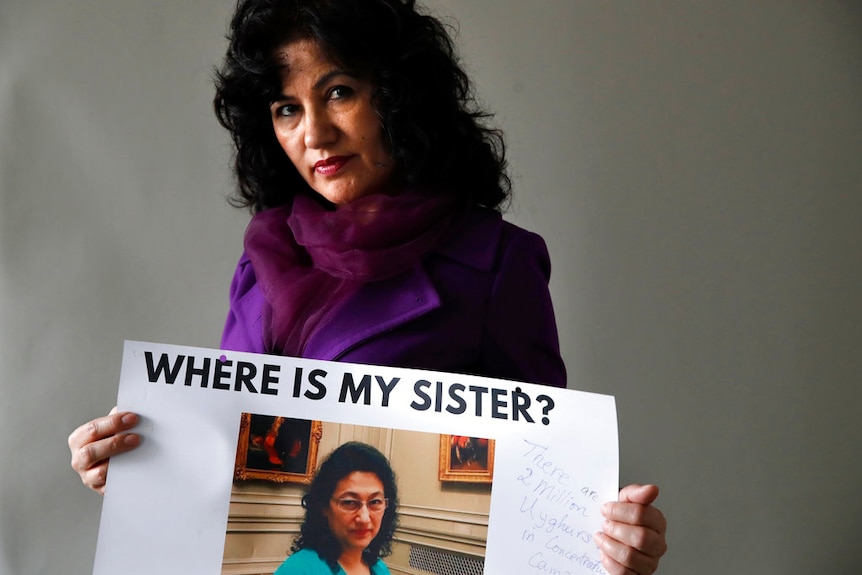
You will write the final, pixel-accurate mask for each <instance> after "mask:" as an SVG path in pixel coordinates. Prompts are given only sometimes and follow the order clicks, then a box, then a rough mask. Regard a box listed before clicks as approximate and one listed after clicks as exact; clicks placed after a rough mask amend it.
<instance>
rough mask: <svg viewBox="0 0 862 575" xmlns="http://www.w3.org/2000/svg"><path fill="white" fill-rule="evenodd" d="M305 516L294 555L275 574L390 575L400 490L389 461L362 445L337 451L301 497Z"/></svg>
mask: <svg viewBox="0 0 862 575" xmlns="http://www.w3.org/2000/svg"><path fill="white" fill-rule="evenodd" d="M302 506H303V507H304V508H305V518H304V519H303V522H302V527H301V529H300V534H299V536H298V537H297V538H296V540H295V541H294V543H293V546H292V547H291V551H292V552H293V553H292V555H290V557H288V558H287V559H286V560H285V562H284V563H282V565H281V567H279V568H278V569H277V570H276V572H275V575H318V574H320V575H355V574H356V575H367V574H371V575H388V574H389V569H388V568H387V567H386V565H385V564H384V563H383V561H382V558H383V557H385V556H387V555H389V553H390V543H391V541H392V535H393V534H394V533H395V527H396V526H397V525H398V488H397V485H396V483H395V473H394V472H393V471H392V468H391V467H390V466H389V461H387V459H386V457H385V456H384V455H383V454H382V453H380V452H379V451H378V450H377V449H375V448H373V447H371V446H370V445H367V444H365V443H359V442H350V443H345V444H343V445H341V446H339V447H338V448H336V449H335V450H334V451H333V452H332V453H330V454H329V456H327V458H326V460H325V461H324V462H323V464H321V466H320V468H319V469H318V471H317V473H316V474H315V476H314V479H313V480H312V482H311V485H310V486H309V488H308V492H307V493H306V494H305V495H304V496H303V498H302Z"/></svg>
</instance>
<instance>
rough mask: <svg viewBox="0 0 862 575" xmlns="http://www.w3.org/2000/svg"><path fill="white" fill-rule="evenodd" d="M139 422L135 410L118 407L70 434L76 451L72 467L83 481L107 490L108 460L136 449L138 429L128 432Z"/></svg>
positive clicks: (95, 487)
mask: <svg viewBox="0 0 862 575" xmlns="http://www.w3.org/2000/svg"><path fill="white" fill-rule="evenodd" d="M137 423H138V416H137V415H135V414H134V413H130V412H123V413H117V408H116V407H115V408H114V409H112V410H111V412H110V413H109V414H108V415H107V416H105V417H99V418H97V419H94V420H92V421H89V422H87V423H85V424H84V425H82V426H81V427H79V428H78V429H76V430H75V431H73V432H72V434H71V435H70V436H69V450H70V451H71V452H72V469H74V470H75V471H77V472H78V475H80V476H81V481H82V482H83V483H84V485H86V486H87V487H89V488H90V489H92V490H93V491H96V492H98V493H101V494H104V493H105V481H106V480H107V478H108V460H109V459H110V458H111V457H113V456H115V455H117V454H118V453H123V452H124V451H129V450H130V449H134V448H135V447H137V446H138V444H139V443H140V442H141V437H140V436H139V435H137V434H135V433H125V432H126V431H128V430H129V429H131V428H132V427H134V426H135V425H137Z"/></svg>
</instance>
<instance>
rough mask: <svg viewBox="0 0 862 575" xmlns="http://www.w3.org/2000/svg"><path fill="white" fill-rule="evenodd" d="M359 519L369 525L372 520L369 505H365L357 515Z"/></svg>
mask: <svg viewBox="0 0 862 575" xmlns="http://www.w3.org/2000/svg"><path fill="white" fill-rule="evenodd" d="M356 516H357V519H359V520H360V521H362V522H363V523H367V522H368V521H369V520H370V519H371V512H370V511H369V510H368V505H363V506H362V508H360V509H359V512H358V513H357V514H356Z"/></svg>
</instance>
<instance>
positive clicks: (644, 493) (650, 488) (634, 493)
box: [619, 484, 658, 505]
mask: <svg viewBox="0 0 862 575" xmlns="http://www.w3.org/2000/svg"><path fill="white" fill-rule="evenodd" d="M657 497H658V486H656V485H637V484H632V485H626V486H625V487H623V488H622V489H620V494H619V500H620V501H626V502H629V503H638V504H640V505H649V504H651V503H652V502H653V501H655V500H656V498H657Z"/></svg>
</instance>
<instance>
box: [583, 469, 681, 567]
mask: <svg viewBox="0 0 862 575" xmlns="http://www.w3.org/2000/svg"><path fill="white" fill-rule="evenodd" d="M656 497H658V487H656V486H655V485H628V486H626V487H623V488H622V489H621V490H620V495H619V501H617V502H613V503H611V502H608V503H605V504H604V505H602V515H604V517H605V523H604V525H603V526H602V531H601V532H599V533H596V535H595V537H594V540H595V542H596V545H598V547H599V549H600V550H601V553H602V566H603V567H604V568H605V569H606V570H607V572H608V573H610V574H611V575H652V573H655V571H656V569H658V562H659V559H660V558H661V556H662V555H664V554H665V551H667V541H666V540H665V531H666V529H667V521H666V520H665V518H664V515H663V514H662V512H661V511H659V510H658V509H656V508H655V507H653V506H652V502H653V501H655V499H656Z"/></svg>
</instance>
